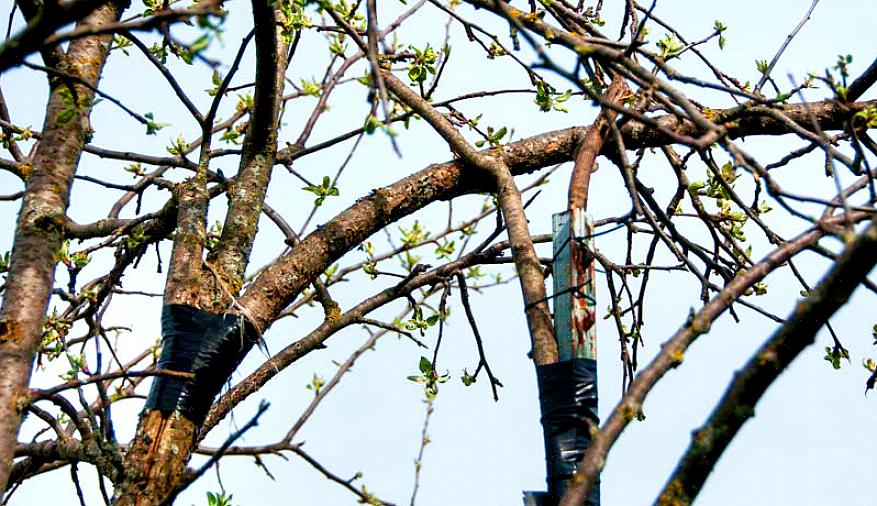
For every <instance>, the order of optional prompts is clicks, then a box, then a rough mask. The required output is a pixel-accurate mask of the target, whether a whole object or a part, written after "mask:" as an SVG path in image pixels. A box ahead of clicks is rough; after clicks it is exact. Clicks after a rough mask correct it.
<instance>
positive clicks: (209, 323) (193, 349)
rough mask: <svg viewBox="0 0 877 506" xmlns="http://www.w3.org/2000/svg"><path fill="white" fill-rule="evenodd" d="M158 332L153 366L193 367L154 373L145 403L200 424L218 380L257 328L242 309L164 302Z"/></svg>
mask: <svg viewBox="0 0 877 506" xmlns="http://www.w3.org/2000/svg"><path fill="white" fill-rule="evenodd" d="M161 334H162V343H161V355H160V357H159V359H158V368H159V369H164V370H169V371H178V372H188V373H192V374H194V376H195V378H194V379H185V378H176V377H171V376H156V377H155V379H154V380H153V382H152V389H151V390H150V391H149V397H148V398H147V399H146V406H145V409H157V410H159V411H161V412H162V413H165V414H168V413H173V412H179V413H180V414H181V415H183V416H184V417H186V418H187V419H188V420H190V421H192V422H193V423H194V424H195V425H196V426H200V425H201V424H202V423H204V419H205V417H206V416H207V411H208V410H209V409H210V406H211V405H212V404H213V399H214V398H216V395H217V394H218V393H219V391H220V390H221V389H222V385H223V384H224V383H225V382H226V380H227V379H228V377H229V376H231V373H232V372H234V370H235V369H236V368H237V366H238V365H240V363H241V360H243V358H244V356H245V355H246V354H247V352H248V351H250V348H252V347H253V344H255V343H256V342H257V341H258V340H259V333H258V332H257V331H256V328H255V327H254V326H253V325H252V324H251V323H249V322H248V321H246V320H245V319H244V318H243V317H242V316H241V315H236V314H225V315H220V314H214V313H208V312H207V311H202V310H200V309H198V308H195V307H192V306H188V305H183V304H168V305H165V306H164V307H162V310H161Z"/></svg>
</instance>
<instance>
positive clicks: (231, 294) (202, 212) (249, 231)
mask: <svg viewBox="0 0 877 506" xmlns="http://www.w3.org/2000/svg"><path fill="white" fill-rule="evenodd" d="M277 15H278V14H277V12H276V11H275V10H274V8H273V7H271V6H269V3H268V2H264V1H260V0H256V1H254V2H253V16H254V20H255V23H254V25H255V26H254V30H255V37H256V60H257V68H256V91H255V98H254V110H253V111H252V112H251V116H250V124H249V127H248V131H247V135H246V137H245V141H244V149H243V155H242V157H241V164H240V168H239V170H238V175H237V177H236V178H235V181H234V182H233V183H231V185H230V188H229V189H228V196H229V209H228V212H227V214H226V220H225V225H224V226H223V232H222V235H221V237H220V239H219V246H218V247H217V249H216V251H214V252H212V253H211V254H210V255H209V256H208V258H207V259H206V260H205V259H204V249H205V248H204V244H205V240H206V230H205V228H206V216H207V205H208V198H207V189H206V172H207V163H208V159H207V158H206V157H202V158H203V159H202V160H201V163H200V165H199V170H198V173H197V174H196V176H195V177H194V178H193V179H192V180H190V181H187V182H185V183H183V184H182V185H180V186H179V187H178V191H177V192H176V193H178V197H177V200H178V205H179V213H178V217H177V232H176V239H175V241H174V250H173V252H172V254H171V262H170V270H169V272H168V279H167V283H166V286H165V298H164V301H165V304H186V305H189V306H193V307H196V308H198V309H201V310H204V311H209V312H213V313H223V312H226V311H234V312H239V311H240V312H243V313H246V310H245V309H243V308H244V306H240V305H239V304H237V303H236V302H235V298H236V297H237V294H238V291H239V290H240V288H241V285H242V282H243V276H244V272H245V270H246V268H247V264H248V262H249V257H250V251H251V250H252V245H253V241H254V240H255V237H256V232H257V225H258V222H259V217H260V215H261V212H262V205H263V203H264V200H265V193H266V191H267V188H268V183H269V181H270V177H271V169H272V167H273V166H274V163H275V158H276V151H277V147H276V143H277V121H278V118H279V112H280V103H281V96H282V90H283V85H284V75H285V72H286V51H285V50H284V49H283V47H284V46H283V42H282V39H281V38H280V31H279V28H278V22H277ZM205 121H207V122H212V121H213V117H212V114H208V116H207V117H206V120H205ZM212 127H213V126H212V125H204V128H203V130H204V131H205V136H204V139H205V143H204V145H202V152H208V151H209V145H210V143H209V137H208V135H206V133H208V132H210V131H211V130H212ZM198 429H199V427H198V425H196V424H195V423H194V422H193V421H192V420H190V419H188V418H187V417H186V416H184V415H183V414H181V413H179V412H176V411H175V412H170V413H163V412H161V411H160V410H155V409H152V410H148V411H146V412H145V413H144V414H143V415H142V416H141V418H140V422H139V425H138V429H137V434H136V436H135V438H134V441H133V442H132V444H131V449H130V450H129V451H128V453H127V454H126V456H125V468H126V475H125V477H124V479H123V481H122V482H121V483H120V484H119V486H118V490H117V493H116V499H115V502H114V504H117V505H132V506H133V505H138V506H139V505H143V506H145V505H152V504H163V503H165V502H169V501H172V499H173V497H174V496H175V494H176V493H177V492H178V491H179V490H180V489H181V488H182V487H184V486H185V485H186V484H187V483H188V482H187V481H186V480H185V475H186V471H187V464H188V462H189V458H190V457H191V454H192V450H193V449H194V443H195V437H196V435H197V433H198Z"/></svg>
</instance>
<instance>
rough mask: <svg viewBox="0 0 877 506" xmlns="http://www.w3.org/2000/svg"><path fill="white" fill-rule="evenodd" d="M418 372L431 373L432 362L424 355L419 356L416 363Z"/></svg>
mask: <svg viewBox="0 0 877 506" xmlns="http://www.w3.org/2000/svg"><path fill="white" fill-rule="evenodd" d="M418 367H419V369H420V372H422V373H423V374H430V373H432V362H430V361H429V359H428V358H426V357H420V364H419V365H418Z"/></svg>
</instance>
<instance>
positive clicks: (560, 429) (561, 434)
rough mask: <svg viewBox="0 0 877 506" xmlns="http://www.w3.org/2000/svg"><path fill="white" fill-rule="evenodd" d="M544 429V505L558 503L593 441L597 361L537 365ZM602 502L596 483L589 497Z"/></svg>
mask: <svg viewBox="0 0 877 506" xmlns="http://www.w3.org/2000/svg"><path fill="white" fill-rule="evenodd" d="M536 376H537V380H538V382H539V404H540V406H541V408H542V430H543V434H544V435H545V462H546V471H547V473H546V481H547V482H548V494H546V495H547V497H545V496H543V497H540V499H541V504H542V505H546V506H547V505H548V504H549V503H550V504H557V503H558V501H560V499H561V498H562V497H563V494H564V493H565V492H566V489H567V487H568V485H569V480H570V478H572V477H573V475H574V474H575V472H576V469H577V467H578V463H579V462H580V461H581V460H582V457H583V456H584V454H585V452H586V451H587V449H588V446H590V443H591V430H590V428H591V427H592V426H593V427H596V426H599V423H600V420H599V418H598V415H597V362H596V361H595V360H591V359H584V358H579V359H573V360H565V361H563V362H557V363H554V364H548V365H540V366H537V367H536ZM585 504H586V505H587V506H599V504H600V486H599V483H596V484H594V486H593V487H592V488H591V492H590V494H588V498H587V500H586V501H585Z"/></svg>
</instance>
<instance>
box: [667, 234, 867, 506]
mask: <svg viewBox="0 0 877 506" xmlns="http://www.w3.org/2000/svg"><path fill="white" fill-rule="evenodd" d="M875 265H877V226H875V224H874V222H873V221H872V224H871V225H870V226H869V227H868V228H867V229H866V230H865V231H864V232H862V233H861V234H860V235H859V236H858V237H856V239H855V240H854V241H853V242H852V243H850V244H849V245H848V246H847V248H846V250H845V251H844V253H843V255H842V256H841V257H840V258H839V259H838V260H837V262H836V263H835V264H834V266H833V267H832V269H831V270H830V271H829V272H828V274H826V275H825V276H824V277H823V278H822V281H821V282H820V283H819V285H817V286H816V288H815V289H813V290H812V291H811V295H810V296H809V297H807V298H806V299H803V300H801V301H800V302H798V304H797V306H796V307H795V310H794V311H792V313H791V314H789V317H788V318H787V319H786V323H785V324H784V325H782V326H781V327H780V328H779V329H778V330H777V331H776V332H775V333H774V334H773V336H771V337H770V339H768V340H767V342H765V343H764V344H763V345H762V346H761V348H759V349H758V351H757V352H756V353H755V354H754V355H753V356H752V358H750V359H749V361H748V362H747V363H746V365H745V366H744V367H743V369H742V370H740V371H738V372H737V373H736V374H735V375H734V381H733V382H732V383H731V385H730V386H729V387H728V389H727V390H726V391H725V394H724V395H723V396H722V399H721V400H720V401H719V403H718V404H717V405H716V407H715V409H714V410H713V412H712V414H711V415H710V417H709V419H708V420H707V421H706V423H705V424H703V425H702V426H701V427H700V428H699V429H697V430H696V431H694V433H693V435H692V437H691V443H690V445H689V446H688V450H686V452H685V455H684V456H683V457H682V458H681V459H680V461H679V464H678V465H677V467H676V470H675V471H674V472H673V474H672V476H671V477H670V479H669V480H668V482H667V485H666V486H665V487H664V491H663V492H662V493H661V496H660V497H659V498H658V500H657V503H656V504H678V505H682V506H687V505H689V504H691V503H692V502H694V499H695V498H696V497H697V494H698V493H699V492H700V490H701V487H702V486H703V484H704V482H705V481H706V479H707V477H708V476H709V475H710V473H711V472H712V470H713V468H714V467H715V465H716V462H717V461H718V459H719V457H721V455H722V453H724V451H725V449H726V448H727V447H728V445H729V444H730V443H731V440H733V439H734V436H736V435H737V432H738V431H739V430H740V428H741V427H742V426H743V424H744V423H746V421H747V420H749V419H750V418H752V417H753V416H755V405H756V404H757V403H758V401H759V400H760V399H761V397H762V396H763V395H764V393H765V392H766V391H767V389H768V387H770V385H772V384H773V382H774V381H775V380H776V379H777V378H778V377H779V376H780V374H782V373H783V371H785V370H786V368H787V367H788V366H789V365H790V364H791V363H792V361H793V360H794V359H795V358H796V357H797V356H798V355H799V354H800V353H801V352H802V351H804V349H806V348H807V347H808V346H810V345H811V344H813V341H814V340H815V339H816V334H817V332H819V330H820V329H821V328H822V326H823V325H825V324H826V323H828V319H829V318H830V317H831V315H833V314H834V313H835V312H836V311H837V310H838V309H840V308H841V306H843V305H844V304H846V302H847V301H848V300H849V298H850V296H851V295H852V293H853V291H854V290H855V289H856V287H858V286H859V285H860V284H861V283H862V282H864V281H865V280H866V279H867V277H868V273H869V272H871V269H873V268H874V266H875Z"/></svg>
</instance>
